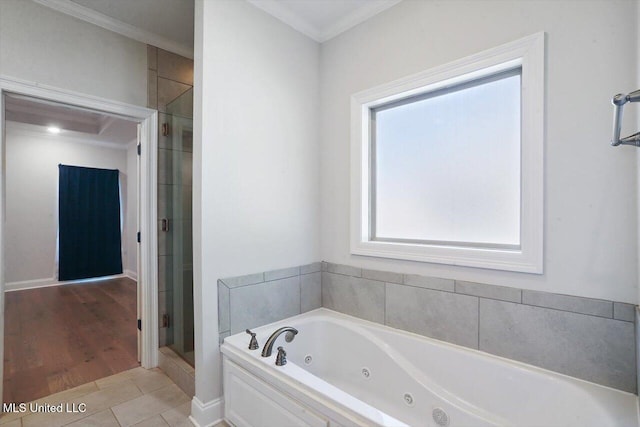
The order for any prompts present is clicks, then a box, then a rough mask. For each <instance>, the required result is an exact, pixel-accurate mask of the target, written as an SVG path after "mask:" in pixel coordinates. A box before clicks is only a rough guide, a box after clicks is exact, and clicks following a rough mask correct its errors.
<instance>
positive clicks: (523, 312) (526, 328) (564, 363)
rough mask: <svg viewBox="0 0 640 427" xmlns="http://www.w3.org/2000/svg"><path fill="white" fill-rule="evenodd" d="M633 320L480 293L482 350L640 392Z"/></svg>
mask: <svg viewBox="0 0 640 427" xmlns="http://www.w3.org/2000/svg"><path fill="white" fill-rule="evenodd" d="M634 334H635V331H634V324H633V323H632V322H626V321H621V320H616V319H607V318H603V317H599V316H591V315H585V314H580V313H573V312H568V311H560V310H555V309H550V308H543V307H535V306H530V305H525V304H514V303H509V302H505V301H497V300H490V299H484V298H481V299H480V331H479V337H480V350H482V351H485V352H487V353H491V354H495V355H498V356H503V357H507V358H510V359H514V360H519V361H521V362H525V363H529V364H532V365H535V366H540V367H543V368H546V369H550V370H553V371H556V372H561V373H563V374H567V375H570V376H573V377H577V378H582V379H585V380H587V381H592V382H595V383H599V384H603V385H606V386H609V387H613V388H616V389H620V390H623V391H627V392H630V393H635V392H636V361H635V348H634V347H635V335H634Z"/></svg>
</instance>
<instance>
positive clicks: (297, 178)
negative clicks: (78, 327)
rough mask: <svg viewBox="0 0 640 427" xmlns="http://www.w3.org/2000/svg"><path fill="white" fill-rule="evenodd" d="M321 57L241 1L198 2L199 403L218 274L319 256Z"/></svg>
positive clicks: (211, 391) (204, 395)
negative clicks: (319, 76)
mask: <svg viewBox="0 0 640 427" xmlns="http://www.w3.org/2000/svg"><path fill="white" fill-rule="evenodd" d="M318 60H319V49H318V45H317V43H315V42H313V41H311V40H310V39H308V38H306V37H305V36H303V35H301V34H300V33H298V32H296V31H295V30H293V29H291V28H290V27H288V26H286V25H285V24H283V23H281V22H280V21H278V20H276V19H275V18H273V17H271V16H270V15H267V14H266V13H264V12H262V11H261V10H259V9H257V8H255V7H253V6H251V5H249V4H248V3H246V2H242V1H234V0H225V1H211V2H210V1H203V0H199V1H197V2H196V47H195V99H194V113H195V117H194V122H195V123H196V124H201V126H195V129H194V142H195V143H194V155H193V158H194V281H195V284H194V292H195V295H194V300H195V301H196V306H195V312H196V314H195V316H196V332H195V333H196V337H195V339H196V366H197V367H198V368H197V369H196V400H194V409H196V410H197V408H196V406H197V405H196V403H197V401H198V400H199V401H201V402H203V403H207V402H211V401H212V400H213V399H214V398H216V397H217V396H219V395H220V394H221V389H220V386H221V372H220V354H219V351H218V340H217V333H218V326H217V324H218V319H217V316H218V313H217V286H216V281H217V279H219V278H223V277H228V276H237V275H242V274H248V273H254V272H256V271H265V270H271V269H277V268H282V267H288V266H294V265H300V264H305V263H309V262H313V261H317V260H318V259H319V257H320V252H319V224H320V218H319V206H318V203H319V188H320V181H319V160H318V156H319V146H318V142H319V138H318V126H317V124H318V121H317V118H318V113H319V111H318V71H319V62H318ZM196 410H194V416H195V417H196V419H197V420H198V417H200V415H198V413H197V411H196ZM198 421H199V422H200V423H201V425H205V424H206V422H211V421H212V420H205V419H199V420H198Z"/></svg>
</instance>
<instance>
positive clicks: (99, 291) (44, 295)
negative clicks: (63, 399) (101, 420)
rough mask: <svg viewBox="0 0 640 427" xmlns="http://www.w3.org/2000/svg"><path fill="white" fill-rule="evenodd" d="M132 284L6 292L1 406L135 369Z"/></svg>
mask: <svg viewBox="0 0 640 427" xmlns="http://www.w3.org/2000/svg"><path fill="white" fill-rule="evenodd" d="M136 317H137V314H136V282H134V281H133V280H131V279H128V278H119V279H112V280H104V281H97V282H90V283H83V284H78V285H62V286H52V287H48V288H39V289H29V290H23V291H14V292H7V293H6V294H5V323H4V324H5V330H4V352H5V353H4V386H3V401H4V402H29V401H31V400H34V399H38V398H40V397H43V396H47V395H49V394H52V393H57V392H60V391H62V390H66V389H69V388H73V387H76V386H78V385H81V384H85V383H89V382H92V381H95V380H97V379H99V378H103V377H106V376H109V375H112V374H115V373H118V372H122V371H125V370H127V369H131V368H134V367H136V366H139V363H138V361H137V328H136Z"/></svg>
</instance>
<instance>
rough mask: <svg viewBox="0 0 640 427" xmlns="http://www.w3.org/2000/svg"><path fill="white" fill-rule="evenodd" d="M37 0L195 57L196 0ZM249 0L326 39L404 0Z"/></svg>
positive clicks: (83, 18) (111, 28)
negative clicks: (194, 22)
mask: <svg viewBox="0 0 640 427" xmlns="http://www.w3.org/2000/svg"><path fill="white" fill-rule="evenodd" d="M0 1H2V0H0ZM34 1H36V2H38V3H40V4H42V5H44V6H47V7H50V8H52V9H54V10H57V11H59V12H62V13H66V14H68V15H71V16H74V17H76V18H78V19H82V20H84V21H87V22H90V23H92V24H95V25H98V26H101V27H103V28H106V29H108V30H111V31H114V32H116V33H119V34H122V35H124V36H126V37H129V38H132V39H134V40H137V41H139V42H142V43H146V44H150V45H153V46H157V47H159V48H162V49H164V50H168V51H170V52H173V53H177V54H179V55H182V56H186V57H188V58H193V28H194V24H193V21H194V0H34ZM206 1H216V0H206ZM234 1H241V0H234ZM246 1H247V2H249V3H251V4H252V5H254V6H256V7H257V8H260V9H262V10H264V11H265V12H267V13H269V14H271V15H273V16H275V17H276V18H278V19H279V20H281V21H283V22H284V23H286V24H287V25H289V26H291V27H293V28H295V29H296V30H298V31H300V32H301V33H303V34H305V35H307V36H308V37H310V38H312V39H314V40H316V41H318V42H320V43H322V42H324V41H327V40H329V39H331V38H333V37H335V36H337V35H338V34H340V33H342V32H344V31H347V30H348V29H350V28H352V27H354V26H356V25H358V24H360V23H362V22H364V21H366V20H367V19H369V18H371V17H372V16H374V15H376V14H378V13H380V12H382V11H384V10H386V9H388V8H390V7H392V6H394V5H396V4H397V3H399V2H400V1H401V0H246Z"/></svg>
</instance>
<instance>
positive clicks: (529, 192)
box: [350, 33, 545, 274]
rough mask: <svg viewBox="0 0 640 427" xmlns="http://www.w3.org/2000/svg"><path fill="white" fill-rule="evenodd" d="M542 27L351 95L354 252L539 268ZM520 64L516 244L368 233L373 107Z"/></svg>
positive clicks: (507, 268)
mask: <svg viewBox="0 0 640 427" xmlns="http://www.w3.org/2000/svg"><path fill="white" fill-rule="evenodd" d="M544 46H545V35H544V33H537V34H533V35H531V36H528V37H525V38H522V39H520V40H516V41H514V42H511V43H507V44H504V45H501V46H498V47H496V48H493V49H489V50H486V51H483V52H480V53H478V54H475V55H472V56H469V57H466V58H463V59H460V60H457V61H454V62H451V63H448V64H445V65H442V66H439V67H436V68H432V69H429V70H426V71H423V72H420V73H418V74H415V75H412V76H409V77H406V78H403V79H399V80H396V81H393V82H390V83H387V84H383V85H380V86H377V87H374V88H372V89H368V90H365V91H362V92H359V93H357V94H355V95H353V96H352V97H351V229H350V234H351V235H350V250H351V253H352V254H354V255H364V256H373V257H381V258H392V259H400V260H410V261H421V262H431V263H437V264H449V265H458V266H466V267H479V268H487V269H495V270H505V271H517V272H526V273H537V274H542V273H543V234H544V233H543V225H544V224H543V223H544V221H543V217H544V176H543V171H544V88H545V85H544V81H545V52H544V51H545V49H544ZM515 68H521V70H522V74H521V141H520V143H521V146H520V152H521V165H520V170H521V179H520V186H521V188H520V245H519V247H516V248H513V247H512V248H499V247H491V246H478V245H475V244H472V245H465V244H460V243H458V242H413V241H398V240H393V241H388V240H384V241H381V240H374V239H372V237H371V236H372V232H373V230H372V214H373V212H371V198H372V194H371V193H372V191H371V176H372V174H373V173H374V171H375V167H374V165H373V164H372V160H373V159H372V153H371V151H372V150H371V144H372V136H373V134H374V132H373V126H374V122H373V121H372V120H371V119H372V111H373V109H375V108H378V107H382V106H385V105H389V104H392V103H394V102H398V101H402V100H406V99H408V98H414V97H417V96H420V95H422V94H428V93H433V92H435V91H438V90H442V89H444V88H446V87H450V86H458V85H461V84H465V83H470V82H473V81H475V80H480V79H483V78H486V77H489V76H492V75H496V74H500V73H502V72H506V71H508V70H511V69H515Z"/></svg>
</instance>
